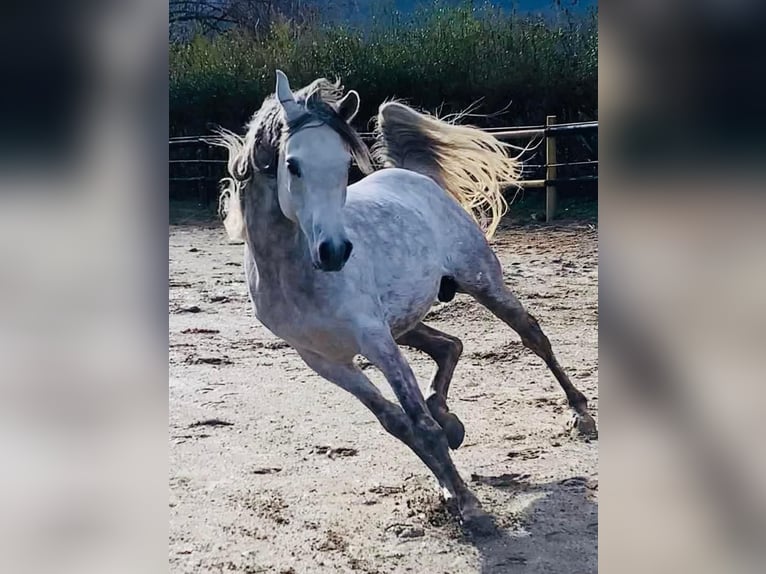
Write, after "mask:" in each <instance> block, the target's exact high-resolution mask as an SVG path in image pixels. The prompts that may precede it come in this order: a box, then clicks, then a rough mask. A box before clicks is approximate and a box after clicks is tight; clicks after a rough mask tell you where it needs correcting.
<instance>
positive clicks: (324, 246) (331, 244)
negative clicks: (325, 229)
mask: <svg viewBox="0 0 766 574" xmlns="http://www.w3.org/2000/svg"><path fill="white" fill-rule="evenodd" d="M353 249H354V245H353V244H352V243H351V242H350V241H349V240H348V239H342V240H340V241H333V240H324V241H322V242H321V243H320V244H319V246H318V247H317V259H316V264H315V267H317V268H318V269H321V270H322V271H340V270H341V269H343V266H344V265H345V264H346V262H347V261H348V258H349V257H351V251H352V250H353Z"/></svg>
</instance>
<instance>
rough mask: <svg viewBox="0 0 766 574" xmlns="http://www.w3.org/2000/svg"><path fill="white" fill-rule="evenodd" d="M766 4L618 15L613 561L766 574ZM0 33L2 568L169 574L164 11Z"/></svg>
mask: <svg viewBox="0 0 766 574" xmlns="http://www.w3.org/2000/svg"><path fill="white" fill-rule="evenodd" d="M765 23H766V22H764V5H763V3H762V2H756V1H755V0H737V1H734V2H732V1H723V0H717V1H716V0H708V1H705V2H691V1H689V0H687V1H681V0H665V1H663V2H659V1H656V0H655V1H650V2H627V1H625V0H623V1H619V2H610V3H609V4H606V3H605V4H604V5H602V6H601V13H600V25H601V27H600V32H599V34H600V42H601V44H600V102H599V107H600V116H601V117H600V119H599V123H600V126H601V134H600V136H601V137H600V145H601V148H602V149H601V150H600V153H601V160H602V161H601V163H602V166H603V167H602V174H601V185H600V206H599V211H600V223H601V226H602V229H601V238H600V243H601V250H602V252H601V264H602V266H601V285H602V288H601V296H602V302H601V309H600V317H601V320H602V325H601V332H602V339H601V351H602V353H601V357H602V362H603V365H602V368H601V373H602V377H601V385H600V393H601V397H600V405H601V408H600V413H601V418H600V422H601V439H600V447H601V456H600V458H601V461H602V462H601V480H600V485H601V486H600V490H601V493H600V500H601V503H600V505H601V517H600V530H601V535H600V568H601V569H602V571H603V572H619V573H625V574H630V573H632V572H690V571H694V572H698V573H705V572H727V573H728V572H763V571H764V569H765V567H766V563H765V562H764V552H766V544H764V542H766V540H765V538H766V535H765V534H766V528H765V526H766V493H764V488H765V487H766V457H765V456H764V446H763V440H762V437H763V435H764V431H763V426H762V424H761V421H762V419H763V416H762V411H763V405H764V395H766V384H765V381H764V375H763V370H762V368H761V364H760V362H761V360H762V355H763V352H764V349H765V348H766V310H765V309H764V293H766V255H765V251H766V225H764V216H766V209H764V208H765V207H766V205H764V203H765V202H766V197H765V196H764V184H765V183H766V177H765V174H764V168H765V167H766V162H764V160H765V159H766V158H765V157H764V144H763V134H764V129H763V128H764V124H766V114H764V111H763V103H764V102H765V101H766V98H765V97H764V96H766V88H765V87H764V78H763V76H764V70H765V69H764V62H765V61H766V60H765V59H764V54H763V51H764V50H763V42H762V40H761V36H762V30H764V24H765ZM3 24H4V33H3V35H2V36H0V47H2V50H0V73H1V74H2V75H0V77H2V78H3V79H4V82H3V89H2V90H0V114H2V122H0V190H2V193H1V194H0V325H1V326H0V369H1V371H0V393H1V395H0V397H1V398H0V449H1V450H0V454H2V456H3V467H2V468H3V472H2V473H0V509H2V511H0V571H3V572H19V573H22V572H57V573H66V572H78V573H88V572H96V573H103V572H154V571H163V570H166V568H167V562H166V560H167V552H166V549H167V546H166V544H167V464H168V463H167V446H166V443H167V425H166V417H167V387H166V384H167V376H166V375H167V363H166V361H167V322H166V321H167V313H166V311H167V306H166V302H167V235H166V233H167V220H168V219H167V196H168V194H167V145H166V143H167V129H168V127H167V125H168V124H167V63H166V62H167V37H168V31H167V4H165V3H157V2H153V1H151V0H135V1H132V2H127V1H119V0H112V1H104V2H93V1H91V2H71V3H63V2H62V3H54V2H42V1H40V0H28V1H27V2H24V3H20V2H14V3H13V5H12V7H11V8H10V9H9V10H7V11H6V12H5V13H4V18H3Z"/></svg>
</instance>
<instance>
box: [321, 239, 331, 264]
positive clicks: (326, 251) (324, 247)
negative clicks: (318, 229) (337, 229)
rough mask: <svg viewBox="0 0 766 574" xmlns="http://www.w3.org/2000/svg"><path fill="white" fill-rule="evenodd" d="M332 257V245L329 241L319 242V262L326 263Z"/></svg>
mask: <svg viewBox="0 0 766 574" xmlns="http://www.w3.org/2000/svg"><path fill="white" fill-rule="evenodd" d="M331 259H332V245H331V244H330V242H329V241H322V243H320V244H319V262H320V263H322V264H324V265H326V264H327V263H329V262H330V260H331Z"/></svg>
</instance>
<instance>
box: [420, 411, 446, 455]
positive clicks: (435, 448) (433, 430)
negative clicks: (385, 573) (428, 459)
mask: <svg viewBox="0 0 766 574" xmlns="http://www.w3.org/2000/svg"><path fill="white" fill-rule="evenodd" d="M415 432H416V433H417V435H418V438H419V439H420V440H422V441H423V442H424V443H425V446H426V447H427V448H428V450H429V451H431V452H441V451H443V452H447V451H448V449H449V443H448V441H447V435H446V434H445V433H444V429H443V428H442V427H441V425H439V423H437V422H436V421H435V420H434V419H433V418H431V417H430V416H422V417H419V418H418V419H417V420H416V421H415Z"/></svg>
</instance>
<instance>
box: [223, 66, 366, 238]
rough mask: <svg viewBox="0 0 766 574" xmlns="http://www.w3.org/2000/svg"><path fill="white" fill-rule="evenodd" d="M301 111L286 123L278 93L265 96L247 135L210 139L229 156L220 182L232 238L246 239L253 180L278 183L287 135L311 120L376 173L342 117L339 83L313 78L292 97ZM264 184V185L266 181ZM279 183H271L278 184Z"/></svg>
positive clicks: (226, 134)
mask: <svg viewBox="0 0 766 574" xmlns="http://www.w3.org/2000/svg"><path fill="white" fill-rule="evenodd" d="M293 95H294V96H295V101H296V102H297V103H298V104H299V105H300V106H301V107H302V108H303V113H302V114H300V115H299V116H297V117H296V118H293V119H291V121H290V122H289V123H288V122H286V121H285V118H284V114H283V113H282V107H281V105H280V104H279V102H278V101H277V99H276V97H275V95H274V94H271V95H269V96H267V97H266V98H265V99H264V101H263V104H262V105H261V107H260V108H259V109H258V111H256V112H255V113H254V114H253V116H252V118H251V119H250V121H249V122H248V123H247V130H246V133H245V135H244V136H240V135H238V134H236V133H234V132H231V131H229V130H226V129H224V128H218V129H217V130H216V136H215V137H213V138H210V139H209V140H208V141H209V142H210V143H212V144H214V145H218V146H220V147H223V148H225V149H226V150H227V151H228V152H229V159H228V162H227V168H228V173H229V175H228V177H225V178H223V179H222V180H221V194H220V196H219V200H218V212H219V215H220V216H221V217H222V218H223V223H224V227H225V228H226V232H227V234H228V236H229V238H230V239H231V240H234V241H243V240H244V238H245V221H244V216H243V208H242V200H243V193H244V190H245V188H246V187H247V185H248V183H249V182H250V181H251V179H252V178H253V177H257V178H268V179H274V180H276V175H277V162H278V160H279V154H280V151H281V149H282V145H283V144H284V142H285V140H286V138H287V136H288V135H289V134H290V133H291V132H293V133H294V132H295V131H298V130H299V129H301V128H302V127H304V126H306V125H307V124H309V123H311V122H318V123H322V124H326V125H327V126H329V127H330V128H332V129H333V130H334V131H335V132H336V133H337V134H338V135H339V136H340V137H341V139H342V140H343V142H344V143H345V144H346V146H347V147H348V149H349V151H350V152H351V155H352V157H353V158H354V160H355V161H356V163H357V165H358V166H359V168H360V170H361V171H362V172H364V173H370V172H372V171H373V165H372V156H371V154H370V151H369V150H368V148H367V146H366V145H365V143H364V142H363V141H362V138H361V137H360V136H359V134H358V133H357V132H356V131H355V130H354V129H353V128H352V127H351V126H350V125H349V123H348V122H347V121H346V120H345V119H344V118H343V117H341V116H340V114H338V112H337V111H336V109H335V107H334V104H336V103H337V102H338V101H339V100H340V99H341V98H342V97H343V86H342V85H341V84H340V81H335V82H330V81H329V80H327V79H325V78H319V79H317V80H314V81H313V82H311V84H309V85H308V86H305V87H304V88H301V89H300V90H297V91H296V92H294V94H293ZM264 183H265V182H264ZM275 184H276V181H274V182H271V183H270V185H275Z"/></svg>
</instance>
